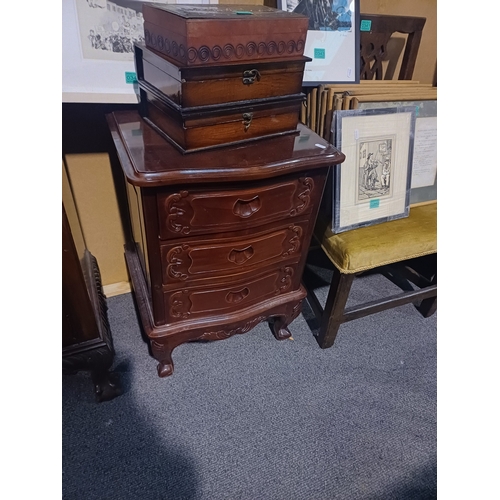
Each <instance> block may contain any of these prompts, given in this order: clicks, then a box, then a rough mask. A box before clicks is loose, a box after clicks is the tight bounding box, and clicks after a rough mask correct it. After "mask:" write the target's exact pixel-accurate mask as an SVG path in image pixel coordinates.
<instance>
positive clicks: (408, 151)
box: [332, 106, 416, 233]
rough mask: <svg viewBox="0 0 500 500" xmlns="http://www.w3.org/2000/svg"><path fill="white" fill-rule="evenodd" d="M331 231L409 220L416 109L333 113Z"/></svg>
mask: <svg viewBox="0 0 500 500" xmlns="http://www.w3.org/2000/svg"><path fill="white" fill-rule="evenodd" d="M335 115H336V116H335V123H336V134H335V142H336V144H335V146H336V147H337V148H338V149H339V150H340V151H342V153H344V154H345V156H346V160H345V161H344V163H342V164H340V165H336V166H335V169H334V175H333V182H334V188H333V193H334V195H333V204H332V205H333V206H332V221H333V223H332V229H333V232H334V233H341V232H344V231H348V230H351V229H357V228H360V227H365V226H369V225H374V224H380V223H382V222H387V221H391V220H395V219H401V218H403V217H408V215H409V210H410V191H411V173H412V160H413V146H414V135H415V119H416V107H415V106H401V107H393V108H380V109H366V110H360V109H357V110H343V111H336V112H335Z"/></svg>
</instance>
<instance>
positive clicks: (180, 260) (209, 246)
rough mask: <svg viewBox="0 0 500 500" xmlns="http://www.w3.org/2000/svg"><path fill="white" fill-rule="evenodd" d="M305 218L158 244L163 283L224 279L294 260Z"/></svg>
mask: <svg viewBox="0 0 500 500" xmlns="http://www.w3.org/2000/svg"><path fill="white" fill-rule="evenodd" d="M307 227H308V221H307V220H306V221H300V222H294V223H288V224H281V225H280V226H278V227H276V228H275V229H274V230H272V231H267V232H260V233H256V234H254V235H251V236H249V235H244V236H239V237H228V238H211V239H198V240H193V239H189V240H187V241H186V240H183V241H182V242H179V241H176V242H172V243H170V244H164V245H161V247H160V249H161V250H160V251H161V262H162V275H163V284H164V285H170V284H178V283H182V282H190V281H192V280H199V279H208V278H210V279H211V280H213V279H214V278H217V277H218V276H221V277H223V278H224V279H227V277H228V276H230V277H233V276H236V275H240V274H243V273H247V272H251V271H254V270H257V269H259V270H260V269H263V268H264V267H267V266H273V265H275V264H277V263H282V262H285V261H290V260H293V261H298V260H299V258H300V253H301V251H302V246H303V235H304V234H305V232H306V231H307Z"/></svg>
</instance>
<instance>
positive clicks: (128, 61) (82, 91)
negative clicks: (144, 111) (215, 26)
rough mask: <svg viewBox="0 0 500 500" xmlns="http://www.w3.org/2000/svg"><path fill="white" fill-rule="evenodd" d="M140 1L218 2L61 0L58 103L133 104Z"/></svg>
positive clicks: (140, 32) (182, 0)
mask: <svg viewBox="0 0 500 500" xmlns="http://www.w3.org/2000/svg"><path fill="white" fill-rule="evenodd" d="M145 1H148V2H153V3H174V4H175V3H178V4H182V3H193V4H212V3H218V0H113V1H111V0H63V1H62V21H63V23H62V41H63V43H62V101H63V102H101V103H133V104H135V103H137V88H136V87H137V84H136V83H135V82H136V78H135V76H136V75H135V66H134V51H133V45H134V42H136V41H138V42H140V41H142V40H143V39H144V21H143V18H142V4H143V3H144V2H145Z"/></svg>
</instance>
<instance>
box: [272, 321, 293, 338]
mask: <svg viewBox="0 0 500 500" xmlns="http://www.w3.org/2000/svg"><path fill="white" fill-rule="evenodd" d="M289 323H290V322H289V321H288V320H287V318H286V317H284V316H276V317H274V318H272V319H271V320H270V321H269V327H270V328H271V331H272V332H273V335H274V336H275V337H276V339H277V340H285V339H289V338H290V337H291V336H292V334H291V333H290V330H288V324H289Z"/></svg>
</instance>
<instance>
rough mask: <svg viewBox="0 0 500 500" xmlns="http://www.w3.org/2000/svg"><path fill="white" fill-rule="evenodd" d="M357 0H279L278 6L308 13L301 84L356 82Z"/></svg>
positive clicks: (357, 67) (357, 53) (357, 78)
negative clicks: (305, 60)
mask: <svg viewBox="0 0 500 500" xmlns="http://www.w3.org/2000/svg"><path fill="white" fill-rule="evenodd" d="M359 1H360V0H278V4H277V5H278V8H281V9H282V10H286V11H288V12H297V13H299V14H304V15H307V16H308V17H309V29H308V31H307V39H306V46H305V48H304V55H306V56H308V57H311V58H312V61H310V62H307V63H306V66H305V70H304V79H303V85H304V86H307V85H318V84H325V83H359V79H360V78H359V22H360V21H359Z"/></svg>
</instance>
